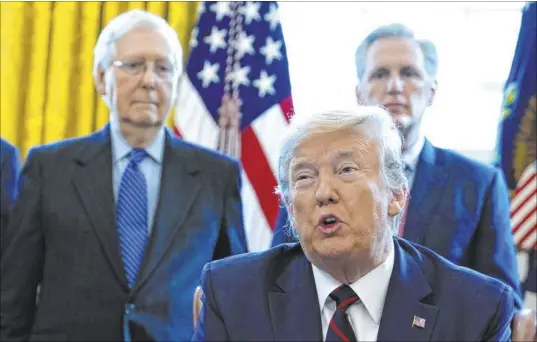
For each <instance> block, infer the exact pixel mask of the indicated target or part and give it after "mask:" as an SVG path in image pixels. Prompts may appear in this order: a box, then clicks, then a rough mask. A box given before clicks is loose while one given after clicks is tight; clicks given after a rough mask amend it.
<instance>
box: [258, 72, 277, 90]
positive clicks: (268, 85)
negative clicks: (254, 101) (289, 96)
mask: <svg viewBox="0 0 537 342" xmlns="http://www.w3.org/2000/svg"><path fill="white" fill-rule="evenodd" d="M274 82H276V75H270V76H269V75H268V74H267V72H266V71H265V70H261V75H259V78H258V79H257V80H254V82H253V83H254V87H256V88H257V89H259V97H265V95H266V94H270V95H274V94H275V93H276V90H275V89H274Z"/></svg>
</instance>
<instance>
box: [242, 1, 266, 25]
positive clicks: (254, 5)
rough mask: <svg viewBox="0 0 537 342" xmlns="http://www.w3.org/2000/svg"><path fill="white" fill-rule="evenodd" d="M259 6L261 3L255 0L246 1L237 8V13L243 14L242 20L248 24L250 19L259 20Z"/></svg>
mask: <svg viewBox="0 0 537 342" xmlns="http://www.w3.org/2000/svg"><path fill="white" fill-rule="evenodd" d="M259 6H261V4H260V3H258V2H256V1H248V2H246V5H244V6H241V7H240V8H239V13H240V14H242V15H244V22H245V23H246V24H247V25H248V24H250V23H251V22H252V20H258V21H259V20H261V16H260V15H259Z"/></svg>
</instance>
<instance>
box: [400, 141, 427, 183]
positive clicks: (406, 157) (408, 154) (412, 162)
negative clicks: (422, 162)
mask: <svg viewBox="0 0 537 342" xmlns="http://www.w3.org/2000/svg"><path fill="white" fill-rule="evenodd" d="M423 145H425V136H424V135H423V134H421V135H420V136H419V138H418V140H417V141H416V143H415V144H414V145H413V146H411V147H410V148H409V149H408V150H406V151H403V155H402V157H403V163H404V164H405V166H406V167H407V168H409V169H410V170H409V172H405V175H406V177H407V179H408V190H409V191H410V189H412V184H414V175H415V174H416V168H417V167H418V161H419V159H420V154H421V150H423Z"/></svg>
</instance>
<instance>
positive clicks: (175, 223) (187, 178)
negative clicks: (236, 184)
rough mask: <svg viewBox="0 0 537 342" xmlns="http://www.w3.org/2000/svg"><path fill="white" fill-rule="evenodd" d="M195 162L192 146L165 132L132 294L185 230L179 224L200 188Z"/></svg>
mask: <svg viewBox="0 0 537 342" xmlns="http://www.w3.org/2000/svg"><path fill="white" fill-rule="evenodd" d="M197 165H198V162H197V161H196V160H195V156H194V155H193V153H192V149H191V148H190V147H187V146H186V145H185V144H184V143H182V142H181V141H180V140H179V139H176V138H172V137H171V135H170V133H169V132H166V146H165V151H164V158H163V164H162V177H161V181H160V192H159V200H158V205H157V210H156V213H155V220H154V224H153V230H152V233H151V238H150V241H149V244H148V246H147V248H146V251H145V256H144V259H143V261H142V266H141V269H140V274H139V276H138V280H137V281H136V284H135V285H134V289H133V291H132V295H134V294H135V293H136V292H137V291H138V290H139V289H140V287H141V286H142V285H143V284H144V283H145V282H146V281H147V280H148V279H149V277H150V276H151V275H152V273H153V272H154V271H155V269H156V268H157V267H158V265H159V264H160V262H161V261H162V259H163V258H164V256H165V255H166V252H167V251H168V249H169V248H170V246H171V245H172V242H173V241H174V239H175V237H176V234H178V233H179V232H182V233H183V234H186V233H187V230H186V229H184V228H183V227H181V225H182V224H183V222H184V220H185V218H186V217H187V214H188V212H189V211H190V209H191V206H192V204H193V203H194V201H195V199H196V197H197V195H198V193H199V190H200V188H201V181H200V180H199V178H198V173H199V172H200V168H199V167H198V166H197Z"/></svg>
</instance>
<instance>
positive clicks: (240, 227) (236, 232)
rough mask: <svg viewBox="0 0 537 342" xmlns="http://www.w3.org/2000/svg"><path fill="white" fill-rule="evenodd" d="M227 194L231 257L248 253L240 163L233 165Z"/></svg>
mask: <svg viewBox="0 0 537 342" xmlns="http://www.w3.org/2000/svg"><path fill="white" fill-rule="evenodd" d="M233 166H234V167H233V170H232V172H231V175H230V179H229V181H228V185H227V190H226V194H225V198H226V204H225V208H224V224H225V229H226V232H227V235H228V238H229V246H230V252H231V255H234V254H241V253H246V252H248V245H247V242H246V233H245V230H244V219H243V213H242V200H241V187H242V182H241V171H240V166H239V164H238V163H236V162H235V163H234V164H233Z"/></svg>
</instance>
